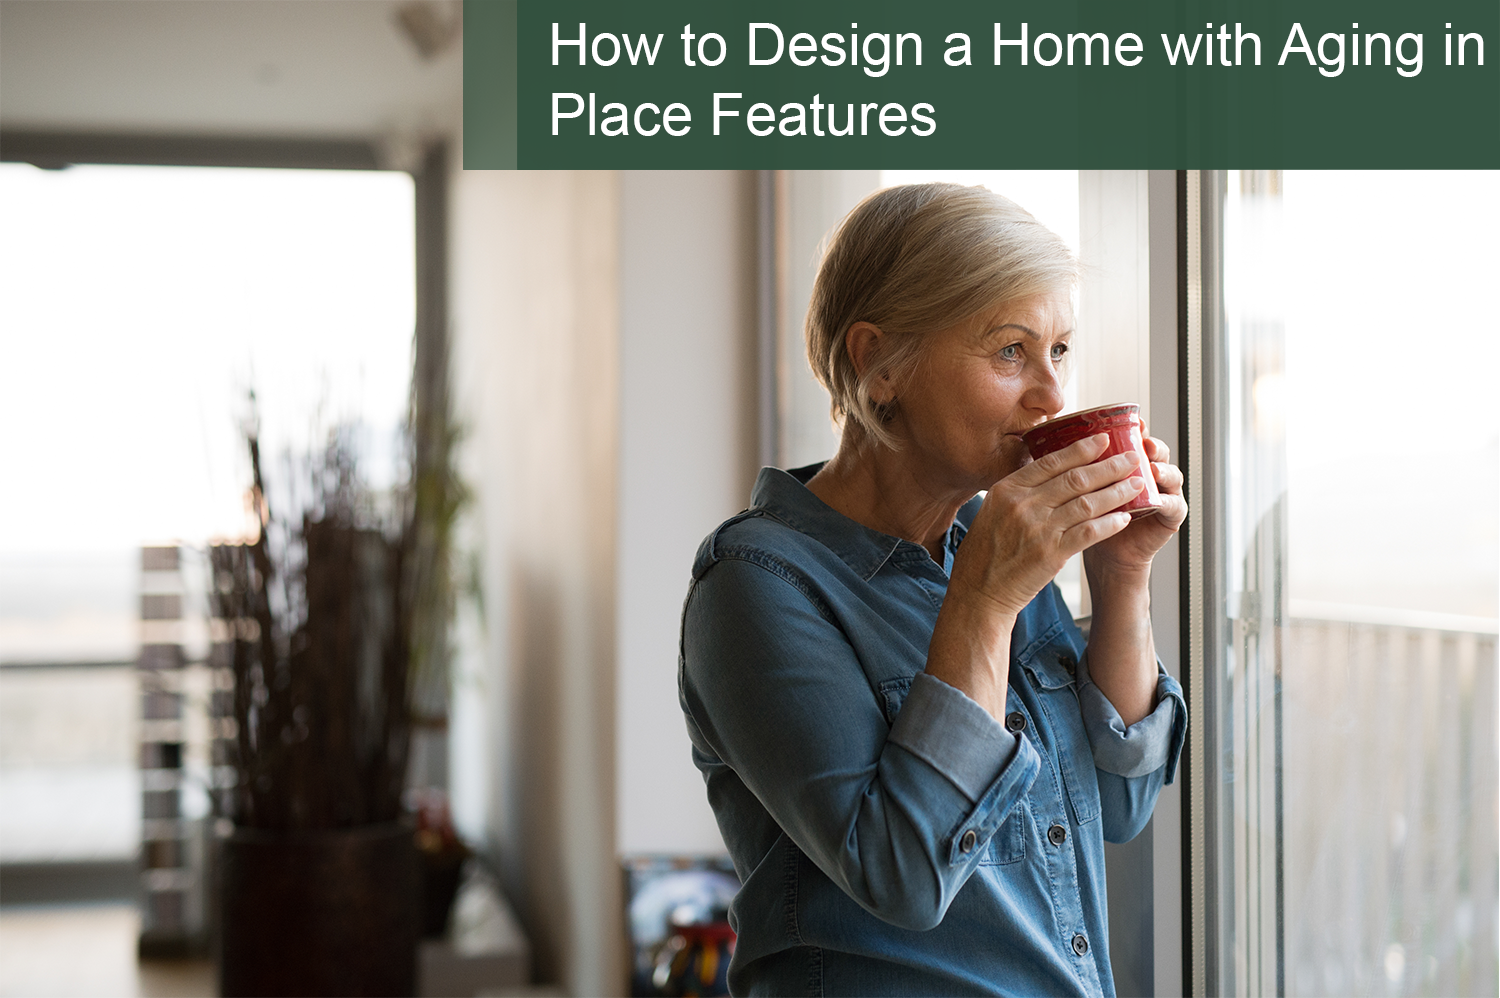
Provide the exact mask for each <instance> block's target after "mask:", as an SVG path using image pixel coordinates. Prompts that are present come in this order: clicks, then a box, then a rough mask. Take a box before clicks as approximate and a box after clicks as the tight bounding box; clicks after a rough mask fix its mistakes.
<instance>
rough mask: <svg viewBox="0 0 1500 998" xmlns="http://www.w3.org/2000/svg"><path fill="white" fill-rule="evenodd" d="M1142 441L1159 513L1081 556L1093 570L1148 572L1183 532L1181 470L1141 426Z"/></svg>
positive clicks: (1184, 509)
mask: <svg viewBox="0 0 1500 998" xmlns="http://www.w3.org/2000/svg"><path fill="white" fill-rule="evenodd" d="M1141 440H1142V442H1143V443H1144V444H1145V448H1146V458H1147V460H1149V461H1150V462H1151V471H1152V473H1153V475H1155V477H1156V489H1157V491H1158V492H1160V493H1161V509H1158V510H1157V511H1156V515H1154V516H1143V517H1141V518H1140V519H1138V520H1136V521H1134V522H1133V523H1131V524H1130V526H1128V527H1126V528H1125V529H1124V530H1122V531H1120V532H1119V533H1118V534H1115V535H1113V536H1111V537H1108V538H1106V539H1104V540H1102V541H1100V542H1099V543H1098V544H1095V545H1094V546H1093V547H1091V548H1089V549H1088V550H1086V551H1085V552H1084V553H1083V556H1084V558H1085V559H1086V560H1087V561H1090V562H1093V563H1094V567H1096V568H1100V569H1104V570H1106V571H1110V572H1117V573H1123V574H1129V573H1140V572H1146V571H1149V569H1150V568H1151V559H1152V558H1154V557H1155V556H1156V552H1158V551H1160V550H1161V549H1162V548H1163V547H1165V546H1166V543H1167V541H1169V540H1171V539H1172V536H1173V535H1174V534H1176V533H1177V531H1178V530H1180V529H1181V528H1182V524H1183V521H1185V520H1186V519H1187V513H1188V508H1187V500H1185V499H1183V498H1182V482H1183V478H1182V469H1180V468H1178V467H1177V466H1176V465H1175V464H1172V463H1171V461H1170V458H1171V456H1172V455H1171V451H1170V450H1169V449H1168V447H1167V445H1166V444H1165V443H1164V442H1163V441H1161V440H1159V439H1157V438H1156V437H1151V436H1146V428H1145V424H1144V423H1143V424H1142V425H1141Z"/></svg>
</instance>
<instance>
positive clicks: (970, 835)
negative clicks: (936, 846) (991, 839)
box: [958, 828, 979, 852]
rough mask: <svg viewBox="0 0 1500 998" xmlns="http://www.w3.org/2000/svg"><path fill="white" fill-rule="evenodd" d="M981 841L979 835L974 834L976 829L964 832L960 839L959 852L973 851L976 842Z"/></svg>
mask: <svg viewBox="0 0 1500 998" xmlns="http://www.w3.org/2000/svg"><path fill="white" fill-rule="evenodd" d="M978 841H979V836H978V835H975V834H974V829H972V828H971V829H969V830H968V831H967V832H964V837H963V838H961V839H959V840H958V851H959V852H973V851H974V843H975V842H978Z"/></svg>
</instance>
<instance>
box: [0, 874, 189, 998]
mask: <svg viewBox="0 0 1500 998" xmlns="http://www.w3.org/2000/svg"><path fill="white" fill-rule="evenodd" d="M132 875H133V873H132ZM139 933H140V912H139V911H137V910H136V908H135V906H134V905H133V904H108V905H76V906H75V905H58V906H46V907H41V906H38V907H9V906H7V907H6V908H4V909H3V910H0V998H204V996H212V995H216V994H218V990H217V987H216V986H215V981H214V968H213V963H212V962H210V961H208V960H151V961H143V960H137V958H136V939H137V936H138V935H139Z"/></svg>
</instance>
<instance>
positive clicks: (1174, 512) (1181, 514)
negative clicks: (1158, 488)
mask: <svg viewBox="0 0 1500 998" xmlns="http://www.w3.org/2000/svg"><path fill="white" fill-rule="evenodd" d="M1187 515H1188V504H1187V500H1186V499H1184V498H1182V496H1180V495H1173V494H1171V493H1163V494H1162V497H1161V509H1158V510H1157V511H1156V519H1157V522H1158V523H1159V524H1160V525H1161V526H1163V527H1166V528H1167V529H1168V530H1171V531H1174V532H1175V531H1177V530H1179V529H1181V527H1182V525H1183V523H1184V522H1185V521H1186V520H1187Z"/></svg>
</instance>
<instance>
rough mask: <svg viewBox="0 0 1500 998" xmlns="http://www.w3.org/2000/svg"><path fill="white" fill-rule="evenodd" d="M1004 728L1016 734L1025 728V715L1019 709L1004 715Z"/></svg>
mask: <svg viewBox="0 0 1500 998" xmlns="http://www.w3.org/2000/svg"><path fill="white" fill-rule="evenodd" d="M1005 730H1006V731H1009V732H1010V733H1011V734H1013V735H1018V734H1020V733H1021V732H1022V731H1025V730H1026V715H1025V714H1023V713H1021V712H1020V711H1019V710H1013V711H1011V712H1010V713H1009V714H1006V715H1005Z"/></svg>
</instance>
